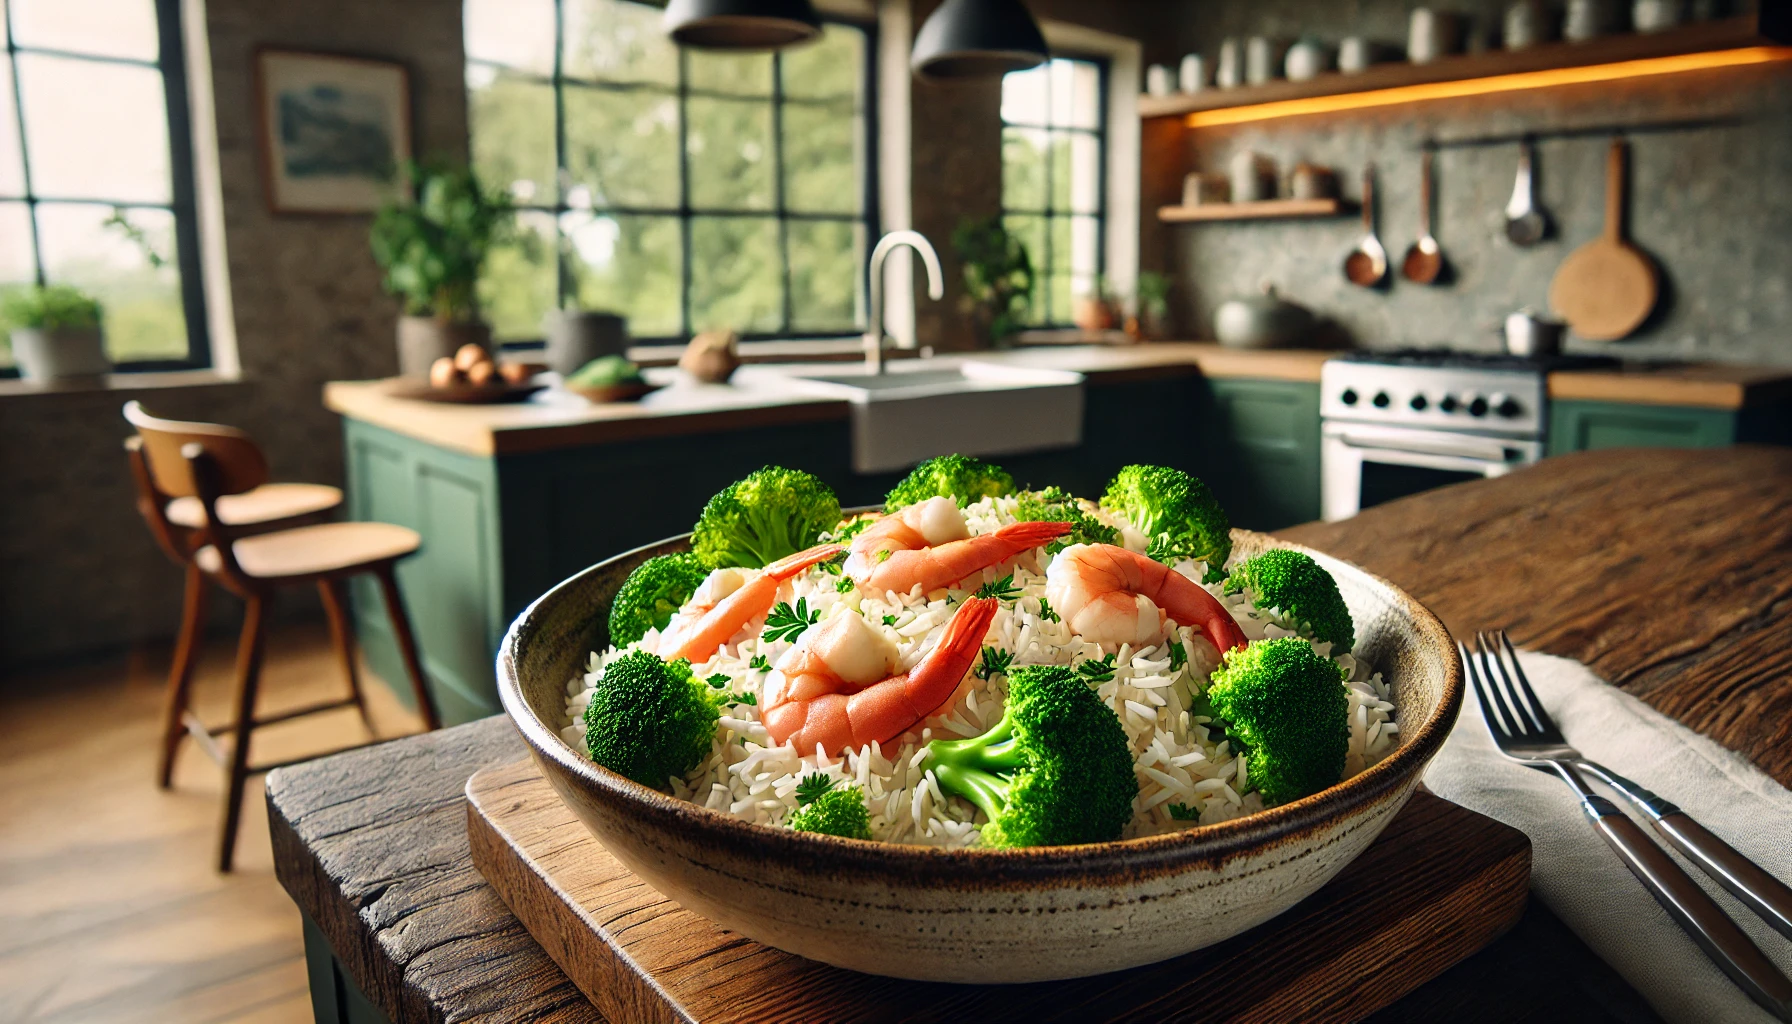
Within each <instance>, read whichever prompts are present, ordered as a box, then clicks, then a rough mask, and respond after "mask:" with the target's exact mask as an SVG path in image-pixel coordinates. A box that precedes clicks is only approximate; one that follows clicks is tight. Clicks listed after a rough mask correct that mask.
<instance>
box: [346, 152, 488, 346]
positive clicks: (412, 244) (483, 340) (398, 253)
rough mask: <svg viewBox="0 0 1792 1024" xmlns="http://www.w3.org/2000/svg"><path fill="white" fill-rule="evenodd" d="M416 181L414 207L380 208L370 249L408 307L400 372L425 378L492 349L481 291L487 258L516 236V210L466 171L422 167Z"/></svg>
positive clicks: (400, 325)
mask: <svg viewBox="0 0 1792 1024" xmlns="http://www.w3.org/2000/svg"><path fill="white" fill-rule="evenodd" d="M410 180H411V182H412V183H413V191H414V193H415V194H414V197H413V199H412V201H410V202H403V203H400V202H391V203H387V204H386V205H385V206H383V207H381V208H380V211H379V213H378V214H376V215H375V216H374V219H373V230H372V232H371V237H370V241H371V243H372V247H373V258H374V260H375V261H376V262H377V263H379V265H380V269H381V270H384V271H385V272H386V281H385V285H386V290H387V291H388V292H390V293H392V294H394V295H397V296H399V297H400V298H402V299H403V300H404V313H405V315H404V316H403V317H401V318H400V319H399V321H398V372H399V373H401V374H403V375H405V376H407V377H425V376H428V374H429V368H430V365H431V364H432V363H434V362H435V361H436V360H437V359H439V358H441V357H443V356H451V355H453V354H454V353H455V352H456V351H458V350H459V349H460V348H461V346H463V345H467V344H474V345H478V346H479V347H481V348H485V349H488V350H489V349H490V347H491V339H492V329H491V325H490V324H487V323H484V322H483V321H481V320H480V319H479V300H478V297H477V295H476V294H475V289H476V288H477V286H478V283H479V271H480V268H481V267H482V266H483V265H484V263H485V257H486V254H487V253H488V252H490V250H491V247H492V246H493V244H495V243H496V242H498V241H500V240H501V239H502V237H503V236H504V235H505V234H506V233H507V232H508V231H509V229H510V226H511V216H512V212H513V207H512V205H511V202H510V198H509V197H508V196H507V195H505V194H504V193H502V192H499V191H494V190H487V189H486V188H485V187H484V186H483V185H481V184H480V182H479V179H478V177H477V176H476V175H474V173H473V172H472V170H471V169H469V168H467V167H462V166H455V165H450V164H442V163H434V164H425V165H419V166H415V167H413V168H412V169H411V173H410Z"/></svg>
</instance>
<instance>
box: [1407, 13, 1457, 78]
mask: <svg viewBox="0 0 1792 1024" xmlns="http://www.w3.org/2000/svg"><path fill="white" fill-rule="evenodd" d="M1461 41H1462V21H1461V19H1459V18H1457V17H1456V15H1454V14H1450V13H1448V12H1445V11H1434V10H1432V9H1431V8H1429V7H1418V8H1415V9H1414V10H1413V12H1412V20H1411V22H1410V24H1409V26H1408V30H1407V35H1406V56H1407V59H1408V60H1410V61H1412V62H1413V63H1414V64H1429V63H1431V62H1432V61H1434V60H1436V59H1438V58H1439V57H1443V56H1447V55H1449V54H1452V53H1455V52H1456V48H1457V47H1458V46H1459V45H1460V44H1461Z"/></svg>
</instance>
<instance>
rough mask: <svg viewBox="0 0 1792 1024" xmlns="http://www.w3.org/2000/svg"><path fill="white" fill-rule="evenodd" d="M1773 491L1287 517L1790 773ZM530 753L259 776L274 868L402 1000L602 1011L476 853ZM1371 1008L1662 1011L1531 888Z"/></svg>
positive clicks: (1786, 530) (1688, 465)
mask: <svg viewBox="0 0 1792 1024" xmlns="http://www.w3.org/2000/svg"><path fill="white" fill-rule="evenodd" d="M1788 505H1792V449H1781V448H1766V447H1755V446H1748V445H1743V446H1737V447H1733V448H1727V449H1722V450H1705V451H1680V450H1672V451H1670V450H1662V449H1627V450H1614V451H1601V452H1586V453H1581V454H1576V455H1566V456H1562V457H1559V458H1554V459H1548V460H1545V461H1544V462H1542V463H1539V464H1537V465H1535V466H1532V467H1529V468H1527V469H1523V470H1520V471H1518V472H1516V473H1513V474H1511V475H1509V476H1504V477H1498V478H1495V479H1491V480H1484V481H1475V482H1471V483H1465V484H1459V485H1456V486H1454V487H1448V488H1443V489H1440V490H1435V491H1430V492H1427V493H1424V494H1419V495H1415V496H1413V497H1409V498H1405V499H1401V500H1399V501H1394V502H1390V503H1388V504H1386V505H1382V506H1379V507H1376V508H1372V509H1370V510H1368V511H1366V512H1364V513H1362V514H1361V515H1359V516H1356V517H1355V518H1353V519H1349V520H1346V521H1343V522H1338V523H1311V524H1307V525H1304V526H1298V527H1294V528H1293V529H1290V530H1287V531H1285V532H1284V534H1283V536H1286V537H1288V538H1289V539H1291V540H1295V541H1299V542H1301V543H1304V544H1309V545H1312V546H1314V547H1316V548H1319V549H1321V550H1324V551H1328V552H1331V553H1332V554H1335V555H1338V556H1340V557H1343V558H1345V559H1349V560H1351V561H1354V562H1357V563H1358V564H1360V565H1363V566H1364V567H1366V568H1367V569H1369V570H1370V571H1371V572H1375V573H1378V574H1380V575H1383V576H1386V577H1387V578H1389V579H1391V580H1393V581H1394V582H1395V583H1396V584H1398V585H1400V586H1401V587H1404V588H1405V589H1407V590H1408V591H1409V592H1411V593H1412V594H1413V595H1414V596H1415V597H1417V598H1418V599H1419V600H1420V601H1422V602H1424V603H1425V604H1426V605H1427V606H1429V607H1430V608H1431V609H1433V610H1434V611H1436V612H1437V613H1438V615H1439V616H1440V617H1442V619H1443V620H1444V622H1445V623H1446V625H1448V626H1449V628H1450V629H1451V631H1452V632H1454V633H1455V634H1456V635H1458V636H1461V635H1467V634H1468V633H1470V632H1471V631H1473V630H1475V629H1478V628H1491V627H1498V626H1504V627H1507V628H1509V629H1510V630H1511V631H1512V635H1513V639H1514V640H1515V641H1517V642H1518V643H1519V644H1522V645H1524V646H1527V647H1533V648H1536V649H1540V650H1543V651H1548V652H1550V653H1552V654H1559V655H1565V656H1567V657H1571V658H1576V659H1578V660H1580V661H1582V662H1585V663H1586V664H1588V665H1590V666H1592V668H1593V669H1594V670H1595V671H1597V672H1598V673H1600V675H1602V676H1603V677H1604V678H1606V679H1608V680H1610V681H1611V682H1613V683H1614V684H1616V685H1618V686H1620V687H1622V688H1624V689H1625V690H1627V691H1629V692H1631V693H1633V694H1635V695H1636V696H1637V697H1639V698H1641V699H1642V700H1644V701H1647V702H1648V703H1649V704H1651V705H1653V706H1654V707H1655V708H1657V709H1658V710H1660V711H1662V712H1663V713H1665V714H1667V715H1669V716H1671V717H1673V718H1675V719H1677V720H1679V721H1680V722H1683V723H1684V724H1686V725H1687V726H1689V727H1691V728H1693V729H1696V730H1698V731H1699V732H1702V733H1704V734H1706V735H1708V736H1710V737H1712V738H1714V739H1716V740H1717V741H1718V742H1720V743H1722V744H1724V745H1725V746H1727V747H1729V748H1730V749H1732V750H1736V751H1738V752H1740V753H1742V754H1744V755H1746V756H1747V757H1749V758H1750V759H1752V760H1753V761H1754V763H1755V764H1757V765H1758V766H1760V767H1761V769H1762V770H1763V771H1765V772H1767V773H1768V774H1769V775H1771V776H1773V777H1774V778H1775V779H1777V780H1779V781H1780V782H1781V783H1784V784H1792V518H1789V517H1787V516H1786V515H1785V509H1786V508H1787V507H1788ZM523 756H524V748H523V745H522V743H521V741H520V739H518V737H517V736H516V734H515V732H514V730H513V729H512V727H511V726H510V724H509V722H508V720H506V719H503V718H491V719H486V720H484V721H481V722H475V723H472V724H469V725H464V726H460V727H458V728H454V729H447V730H443V731H441V732H436V733H432V734H429V735H425V736H417V737H412V738H407V739H401V740H397V741H394V742H391V743H386V744H381V745H378V746H374V747H369V748H365V749H362V750H357V751H353V752H351V753H347V754H342V755H338V756H335V757H329V758H324V759H322V760H318V761H313V762H310V763H308V764H304V765H300V766H297V767H293V768H282V769H280V770H278V771H275V772H273V773H272V774H271V775H269V777H268V807H269V815H268V816H269V823H270V827H271V829H272V832H273V842H274V858H275V868H276V871H277V873H278V875H279V878H280V881H281V883H282V884H283V885H285V887H286V889H287V891H288V892H289V893H290V894H291V895H292V897H293V899H294V901H295V902H297V903H298V905H299V907H300V908H301V909H302V910H303V911H304V912H305V914H306V915H307V917H308V918H309V919H310V920H311V921H313V922H315V923H316V924H317V926H318V928H319V929H320V930H321V932H322V933H323V935H324V936H325V937H326V938H327V939H328V941H329V943H330V944H331V946H333V947H334V950H335V952H336V954H337V955H338V956H339V957H340V959H341V962H342V965H343V970H344V972H345V973H347V974H349V975H350V976H352V978H353V980H354V982H355V984H356V985H357V986H358V987H359V988H360V989H361V991H362V992H364V993H366V995H367V996H368V997H369V999H370V1000H371V1001H372V1002H373V1004H374V1005H375V1006H377V1007H379V1008H380V1009H381V1010H383V1011H384V1012H385V1013H386V1014H387V1015H388V1016H389V1017H390V1018H391V1019H392V1020H394V1021H469V1020H480V1021H499V1020H503V1021H523V1020H528V1021H550V1022H581V1024H584V1022H597V1021H601V1020H602V1018H601V1017H600V1016H599V1015H598V1013H597V1011H596V1010H595V1009H594V1008H593V1007H592V1005H591V1004H590V1003H589V1002H588V1001H586V999H585V998H584V996H583V995H581V994H580V993H579V991H578V990H577V989H576V988H575V987H574V986H573V984H572V983H571V982H570V981H568V980H567V979H566V977H565V976H564V975H562V974H561V973H560V970H559V968H558V967H556V966H555V965H554V963H553V961H552V960H551V959H549V957H548V955H547V954H546V953H544V952H543V951H542V950H541V949H540V947H538V946H537V945H536V944H535V942H534V940H533V939H531V938H530V936H529V935H528V933H527V932H526V931H524V930H523V928H522V927H521V926H520V925H519V924H518V922H517V921H516V919H515V918H514V917H513V916H512V915H511V913H510V911H509V909H508V908H507V907H506V906H505V905H504V903H503V901H501V900H500V899H499V898H498V897H497V895H496V894H495V893H493V892H492V890H491V889H490V888H489V887H488V886H487V885H486V884H485V881H484V879H483V878H481V877H480V875H479V874H478V873H477V872H476V871H475V870H474V868H473V866H472V862H471V860H470V857H469V854H468V847H467V835H466V828H467V819H466V814H467V808H466V804H465V801H464V799H463V797H462V791H463V788H464V786H465V783H466V780H467V778H468V777H469V776H470V775H471V774H472V773H473V772H474V771H476V770H478V769H480V768H483V767H485V766H487V765H493V764H501V763H505V762H508V761H514V760H517V759H520V758H521V757H523ZM1122 977H1124V976H1122ZM1515 978H1518V979H1522V980H1523V983H1522V984H1515V983H1514V981H1513V979H1515ZM989 1005H990V1006H991V1007H992V1008H994V1007H998V1006H999V1003H997V1002H991V1003H990V1004H989ZM986 1016H989V1017H990V1019H992V1020H993V1019H995V1016H996V1015H995V1014H994V1012H993V1010H992V1013H991V1014H988V1015H986ZM1370 1019H1371V1020H1374V1021H1378V1022H1393V1021H1411V1020H1459V1021H1510V1020H1577V1021H1618V1020H1625V1021H1639V1020H1652V1019H1654V1016H1653V1013H1652V1011H1650V1010H1649V1008H1648V1007H1647V1006H1646V1005H1643V1004H1642V1003H1641V1001H1640V999H1639V997H1637V996H1636V994H1635V993H1634V992H1632V991H1631V990H1630V989H1629V988H1628V987H1627V986H1626V985H1625V984H1624V983H1623V982H1622V981H1621V980H1620V979H1619V978H1618V977H1617V975H1616V974H1615V973H1614V972H1612V971H1611V970H1610V969H1609V968H1608V967H1606V965H1605V964H1603V963H1601V962H1600V961H1599V960H1597V959H1596V958H1594V957H1593V955H1592V954H1591V953H1590V951H1588V950H1587V948H1586V947H1585V946H1584V945H1583V944H1582V943H1581V942H1580V941H1579V939H1577V938H1576V937H1575V936H1574V935H1573V934H1572V933H1571V932H1568V931H1567V930H1566V929H1565V928H1564V927H1563V926H1562V924H1561V923H1560V922H1559V921H1558V920H1557V919H1556V918H1555V917H1554V916H1553V915H1551V914H1550V913H1549V911H1548V910H1547V909H1546V908H1544V907H1542V906H1541V904H1539V903H1537V902H1536V901H1533V902H1532V904H1531V907H1530V909H1529V910H1528V911H1527V913H1526V916H1525V918H1524V920H1523V921H1521V922H1520V924H1519V925H1518V926H1517V927H1516V928H1515V929H1514V930H1513V931H1512V932H1511V933H1508V934H1507V935H1506V936H1505V937H1504V938H1502V939H1499V940H1497V941H1496V942H1495V943H1494V944H1493V945H1491V946H1489V947H1488V948H1487V949H1485V950H1483V951H1482V952H1481V953H1479V954H1476V955H1475V956H1474V957H1471V958H1470V959H1468V960H1466V961H1464V962H1463V963H1461V964H1459V965H1457V966H1456V967H1454V968H1452V969H1451V970H1449V971H1448V972H1446V973H1445V974H1443V975H1441V976H1439V977H1438V978H1436V979H1434V980H1433V981H1431V982H1429V983H1427V984H1426V985H1424V986H1423V987H1421V988H1419V989H1417V990H1416V991H1414V992H1413V993H1411V994H1410V995H1408V996H1407V997H1406V998H1404V999H1403V1000H1401V1001H1400V1002H1398V1003H1395V1004H1394V1005H1392V1006H1391V1007H1389V1008H1388V1009H1387V1010H1385V1011H1383V1012H1381V1013H1380V1014H1377V1015H1376V1016H1374V1017H1372V1018H1370Z"/></svg>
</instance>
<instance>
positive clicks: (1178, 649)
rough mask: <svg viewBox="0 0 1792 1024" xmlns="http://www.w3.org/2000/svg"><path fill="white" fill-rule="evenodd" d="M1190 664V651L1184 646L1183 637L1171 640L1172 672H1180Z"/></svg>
mask: <svg viewBox="0 0 1792 1024" xmlns="http://www.w3.org/2000/svg"><path fill="white" fill-rule="evenodd" d="M1186 664H1188V649H1187V648H1185V647H1183V646H1182V638H1181V637H1171V638H1170V671H1172V672H1180V671H1182V666H1184V665H1186Z"/></svg>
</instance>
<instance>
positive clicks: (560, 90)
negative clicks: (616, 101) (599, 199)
mask: <svg viewBox="0 0 1792 1024" xmlns="http://www.w3.org/2000/svg"><path fill="white" fill-rule="evenodd" d="M565 52H566V4H565V2H564V0H554V78H553V87H554V207H555V209H556V211H558V210H562V209H565V207H566V193H567V191H568V183H570V182H571V181H572V174H571V172H570V171H568V170H567V168H566V78H565V71H566V68H565V64H564V61H565V56H564V55H565ZM561 224H562V221H561V219H560V215H559V213H558V212H556V213H555V215H554V232H553V237H554V308H555V309H565V308H566V293H567V289H568V288H569V287H570V286H571V285H572V273H571V268H570V267H568V266H567V253H566V250H567V248H568V246H567V245H566V239H565V238H564V237H563V235H562V228H561ZM575 298H577V296H575Z"/></svg>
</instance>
